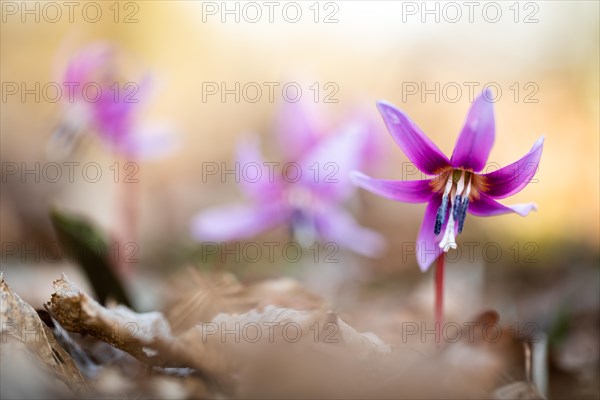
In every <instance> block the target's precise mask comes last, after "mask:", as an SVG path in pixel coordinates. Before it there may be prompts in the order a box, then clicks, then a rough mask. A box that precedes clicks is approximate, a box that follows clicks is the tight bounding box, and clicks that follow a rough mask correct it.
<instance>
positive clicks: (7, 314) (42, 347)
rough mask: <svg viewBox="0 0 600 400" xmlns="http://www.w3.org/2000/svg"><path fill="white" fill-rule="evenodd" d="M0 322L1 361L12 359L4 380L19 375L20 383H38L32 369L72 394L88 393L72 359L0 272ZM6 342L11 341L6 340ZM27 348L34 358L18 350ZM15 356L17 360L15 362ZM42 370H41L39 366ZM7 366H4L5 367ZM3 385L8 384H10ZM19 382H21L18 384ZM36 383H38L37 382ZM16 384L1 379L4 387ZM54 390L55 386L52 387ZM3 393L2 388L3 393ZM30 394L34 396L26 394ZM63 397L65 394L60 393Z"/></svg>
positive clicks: (44, 388)
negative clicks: (0, 328) (19, 366)
mask: <svg viewBox="0 0 600 400" xmlns="http://www.w3.org/2000/svg"><path fill="white" fill-rule="evenodd" d="M0 301H1V306H0V310H1V312H0V319H1V321H2V324H1V325H2V358H3V360H2V361H3V362H5V361H6V359H7V357H9V358H10V360H11V365H10V368H9V370H8V371H6V368H2V370H3V371H4V372H3V378H7V376H4V373H8V374H22V375H21V376H17V378H19V380H23V379H24V378H23V377H24V376H25V377H27V380H29V379H31V380H32V382H30V383H29V385H31V384H33V382H37V381H36V379H35V378H34V376H33V375H31V374H34V375H38V374H37V373H36V372H35V371H34V370H37V372H39V375H44V374H48V373H50V374H51V375H52V376H53V377H55V378H56V379H57V380H58V381H60V382H62V384H63V385H64V387H65V388H68V389H69V391H71V392H73V393H84V392H87V391H88V386H87V383H86V381H85V379H84V378H83V376H82V375H81V373H80V371H79V370H78V369H77V367H76V366H75V363H74V362H73V359H72V358H71V356H70V355H69V354H68V353H67V352H66V351H65V350H64V349H63V348H62V347H61V346H60V345H59V344H58V342H57V340H56V338H55V336H54V334H53V333H52V332H51V330H50V329H49V328H48V327H47V326H46V325H45V324H44V323H43V322H42V320H41V319H40V317H39V316H38V314H37V312H36V311H35V310H34V308H33V307H32V306H31V305H29V304H27V303H25V302H24V301H23V300H22V299H21V297H20V296H19V295H18V294H16V293H14V292H13V291H12V290H11V289H10V287H9V286H8V285H7V283H6V282H5V281H4V277H3V276H2V274H1V273H0ZM7 339H11V340H10V341H8V340H7ZM22 349H26V350H27V352H28V353H30V354H31V355H33V357H34V358H35V360H36V361H33V358H31V357H29V356H27V355H25V354H24V353H23V352H22V351H21V350H22ZM14 357H18V360H20V361H18V360H17V359H15V358H14ZM40 363H41V366H43V367H44V369H43V370H42V369H41V368H39V364H40ZM16 365H22V366H23V367H24V368H25V367H26V366H30V367H32V368H33V369H31V368H26V369H24V370H19V369H18V368H17V367H16ZM5 367H6V366H5ZM6 382H11V383H10V384H8V383H6ZM21 383H22V382H21ZM38 383H39V382H38ZM4 384H6V385H9V386H10V385H11V384H13V385H18V384H19V383H18V382H14V380H12V379H11V380H5V379H3V386H4ZM55 387H56V385H55ZM55 387H54V388H53V387H40V388H39V389H40V390H43V391H42V392H39V393H37V395H38V396H39V395H42V394H45V393H46V392H47V391H52V390H54V389H55ZM4 390H6V389H5V388H4V389H3V391H4ZM28 393H29V394H30V395H33V393H31V392H28ZM63 394H64V393H63Z"/></svg>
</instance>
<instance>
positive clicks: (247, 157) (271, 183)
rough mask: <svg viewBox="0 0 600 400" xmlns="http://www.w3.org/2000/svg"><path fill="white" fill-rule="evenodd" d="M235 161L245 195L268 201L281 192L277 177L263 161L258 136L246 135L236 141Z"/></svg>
mask: <svg viewBox="0 0 600 400" xmlns="http://www.w3.org/2000/svg"><path fill="white" fill-rule="evenodd" d="M236 161H237V162H238V163H239V169H240V175H241V178H240V185H241V187H242V191H243V192H244V194H245V195H247V196H248V197H250V198H251V199H253V200H256V201H268V199H272V198H274V197H277V196H279V195H280V194H281V191H282V188H281V183H280V180H279V177H278V176H277V174H276V173H274V172H273V171H272V170H270V169H269V166H268V165H267V164H265V163H264V159H263V157H262V153H261V151H260V140H259V138H258V137H256V136H246V137H244V138H242V140H240V141H239V142H238V146H237V157H236Z"/></svg>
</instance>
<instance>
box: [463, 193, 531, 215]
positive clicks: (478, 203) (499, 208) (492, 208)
mask: <svg viewBox="0 0 600 400" xmlns="http://www.w3.org/2000/svg"><path fill="white" fill-rule="evenodd" d="M468 211H469V213H471V214H473V215H477V216H479V217H491V216H493V215H502V214H507V213H511V212H514V213H517V214H519V215H520V216H522V217H525V216H527V214H529V213H530V212H531V211H537V206H536V205H535V203H523V204H514V205H512V206H505V205H502V204H500V203H498V202H497V201H496V200H494V199H492V198H491V197H489V196H486V195H485V194H483V193H482V194H480V195H479V199H477V200H473V201H472V202H471V203H470V204H469V209H468Z"/></svg>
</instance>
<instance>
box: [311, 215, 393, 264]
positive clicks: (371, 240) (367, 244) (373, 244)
mask: <svg viewBox="0 0 600 400" xmlns="http://www.w3.org/2000/svg"><path fill="white" fill-rule="evenodd" d="M315 218H316V226H317V231H318V233H319V236H321V238H322V239H323V240H325V241H328V242H331V243H332V244H333V245H334V246H339V247H343V248H346V249H348V250H351V251H354V252H356V253H358V254H361V255H363V256H366V257H377V256H380V255H381V254H382V253H383V251H384V250H385V239H384V238H383V236H381V235H380V234H379V233H377V232H375V231H373V230H371V229H368V228H365V227H362V226H360V225H359V224H358V223H357V222H356V220H355V219H354V218H353V217H352V215H350V214H348V213H347V212H346V211H344V210H342V209H339V208H328V209H327V210H326V211H325V212H322V213H320V214H319V215H317V216H316V217H315Z"/></svg>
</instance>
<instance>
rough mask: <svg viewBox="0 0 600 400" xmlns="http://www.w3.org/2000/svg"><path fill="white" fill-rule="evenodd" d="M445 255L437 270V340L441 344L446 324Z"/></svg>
mask: <svg viewBox="0 0 600 400" xmlns="http://www.w3.org/2000/svg"><path fill="white" fill-rule="evenodd" d="M444 264H445V263H444V254H443V253H442V254H441V255H440V256H439V257H438V259H437V265H436V268H435V338H436V342H438V343H439V340H440V338H441V337H442V335H441V332H442V326H443V324H444Z"/></svg>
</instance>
